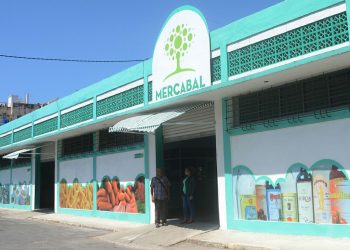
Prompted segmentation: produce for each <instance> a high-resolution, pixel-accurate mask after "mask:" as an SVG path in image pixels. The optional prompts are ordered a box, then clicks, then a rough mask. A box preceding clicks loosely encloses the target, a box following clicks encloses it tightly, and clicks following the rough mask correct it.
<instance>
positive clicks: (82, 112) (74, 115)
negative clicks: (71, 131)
mask: <svg viewBox="0 0 350 250" xmlns="http://www.w3.org/2000/svg"><path fill="white" fill-rule="evenodd" d="M92 117H93V104H92V103H91V104H88V105H86V106H84V107H81V108H78V109H76V110H73V111H70V112H68V113H65V114H63V115H61V128H65V127H69V126H72V125H74V124H78V123H81V122H84V121H87V120H90V119H92Z"/></svg>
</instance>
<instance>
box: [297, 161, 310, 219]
mask: <svg viewBox="0 0 350 250" xmlns="http://www.w3.org/2000/svg"><path fill="white" fill-rule="evenodd" d="M297 194H298V215H299V222H302V223H313V222H314V207H313V195H312V176H311V174H309V173H308V172H307V171H306V170H305V169H304V168H300V173H299V175H298V177H297Z"/></svg>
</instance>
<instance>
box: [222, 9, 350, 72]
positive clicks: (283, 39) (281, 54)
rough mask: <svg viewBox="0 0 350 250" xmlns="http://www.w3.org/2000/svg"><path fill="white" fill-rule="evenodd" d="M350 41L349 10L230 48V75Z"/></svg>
mask: <svg viewBox="0 0 350 250" xmlns="http://www.w3.org/2000/svg"><path fill="white" fill-rule="evenodd" d="M348 41H349V31H348V23H347V16H346V12H343V13H339V14H337V15H334V16H331V17H327V18H325V19H322V20H320V21H317V22H314V23H311V24H308V25H305V26H302V27H300V28H297V29H294V30H291V31H289V32H286V33H283V34H280V35H277V36H274V37H271V38H268V39H266V40H263V41H260V42H257V43H254V44H251V45H248V46H246V47H243V48H240V49H237V50H234V51H231V52H228V72H229V76H235V75H239V74H242V73H245V72H248V71H251V70H254V69H258V68H263V67H266V66H269V65H272V64H275V63H279V62H282V61H286V60H288V59H292V58H295V57H297V56H302V55H305V54H308V53H311V52H314V51H317V50H321V49H325V48H328V47H332V46H335V45H338V44H342V43H344V42H348Z"/></svg>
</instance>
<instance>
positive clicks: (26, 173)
mask: <svg viewBox="0 0 350 250" xmlns="http://www.w3.org/2000/svg"><path fill="white" fill-rule="evenodd" d="M30 169H31V166H25V167H20V168H13V169H12V184H19V183H22V184H23V182H26V184H27V185H28V184H29V182H30V175H31V171H30Z"/></svg>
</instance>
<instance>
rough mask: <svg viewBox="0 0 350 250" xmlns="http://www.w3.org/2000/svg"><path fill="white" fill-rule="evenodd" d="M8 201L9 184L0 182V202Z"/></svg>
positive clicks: (7, 202) (5, 202)
mask: <svg viewBox="0 0 350 250" xmlns="http://www.w3.org/2000/svg"><path fill="white" fill-rule="evenodd" d="M9 203H10V185H8V184H7V185H2V184H1V183H0V204H9Z"/></svg>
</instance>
